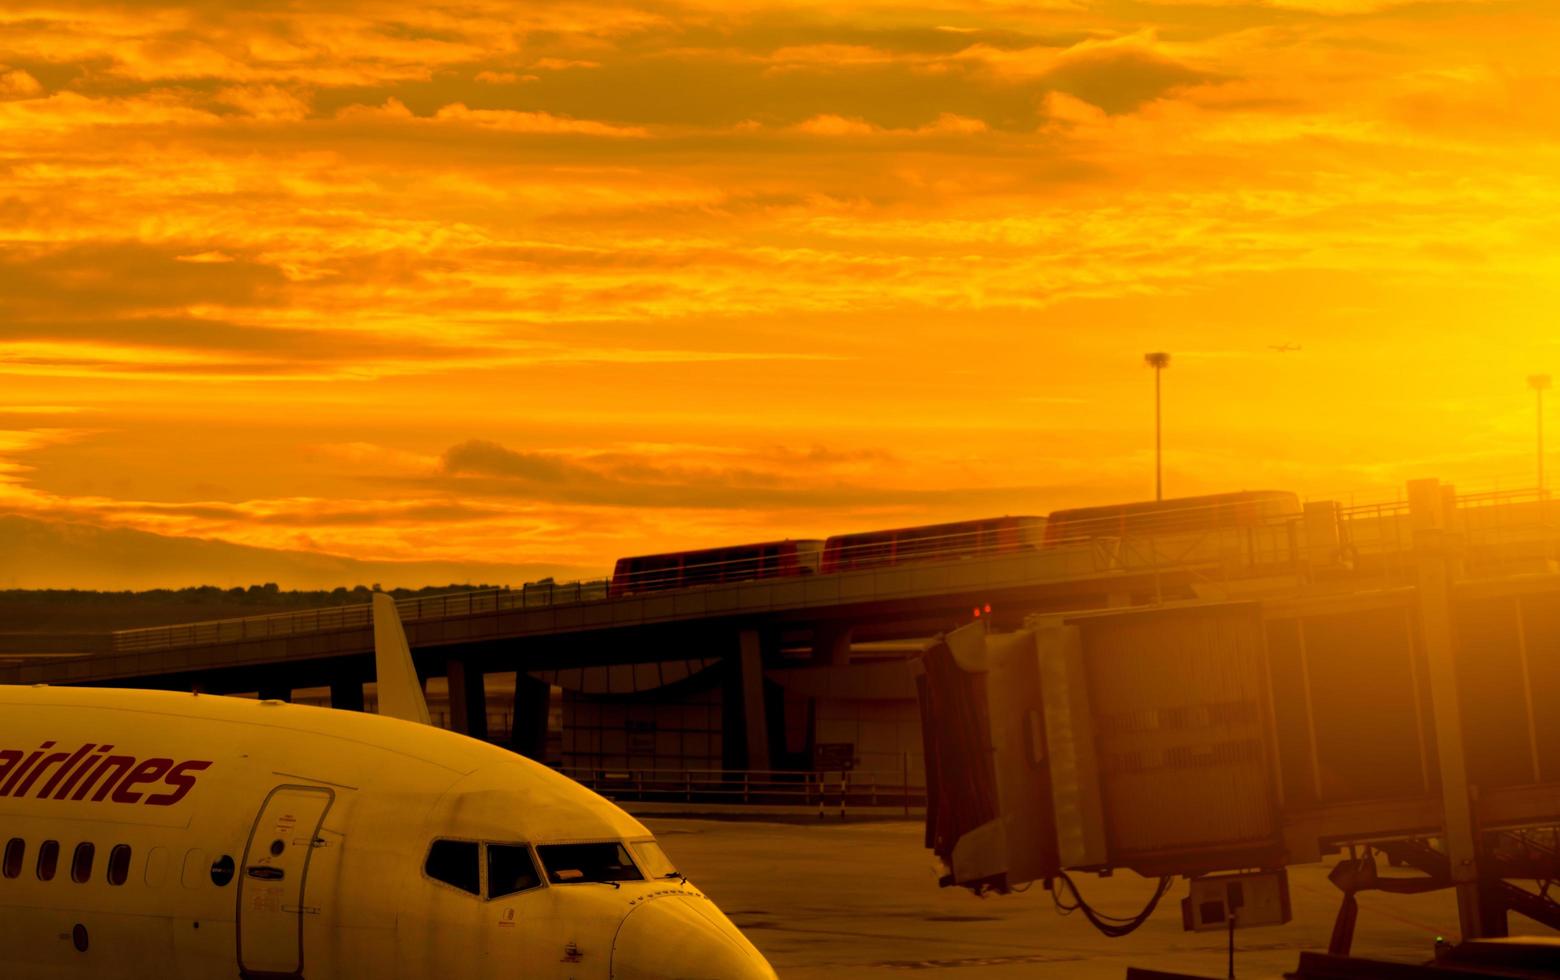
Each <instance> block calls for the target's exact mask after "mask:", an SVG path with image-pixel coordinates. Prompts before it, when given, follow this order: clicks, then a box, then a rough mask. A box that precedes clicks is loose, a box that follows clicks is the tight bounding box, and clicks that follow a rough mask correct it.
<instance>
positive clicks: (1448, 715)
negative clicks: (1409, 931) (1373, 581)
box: [1408, 480, 1499, 941]
mask: <svg viewBox="0 0 1560 980" xmlns="http://www.w3.org/2000/svg"><path fill="white" fill-rule="evenodd" d="M1446 489H1450V488H1446ZM1446 497H1447V494H1445V493H1443V491H1442V487H1441V485H1440V481H1439V480H1410V481H1409V483H1408V500H1409V510H1410V515H1411V519H1412V522H1413V528H1414V556H1415V563H1416V565H1417V584H1418V587H1419V588H1418V593H1419V620H1420V626H1421V631H1422V635H1423V637H1424V644H1425V672H1426V675H1427V677H1428V680H1429V686H1430V707H1431V716H1432V718H1433V719H1434V722H1435V743H1436V754H1437V756H1438V757H1439V758H1438V761H1439V765H1440V771H1441V804H1442V809H1443V811H1444V816H1443V818H1442V824H1443V828H1444V830H1445V834H1446V836H1445V841H1446V856H1447V859H1448V864H1449V866H1450V872H1451V879H1452V883H1453V885H1454V886H1455V887H1456V889H1457V918H1458V922H1459V924H1460V925H1461V928H1462V938H1463V939H1464V941H1466V940H1469V939H1480V938H1483V937H1485V936H1487V935H1489V934H1490V931H1491V930H1492V929H1498V928H1499V925H1498V923H1495V922H1489V923H1486V921H1485V920H1486V918H1487V917H1488V915H1487V913H1488V912H1489V909H1488V904H1489V903H1488V901H1487V900H1485V896H1484V895H1483V894H1482V891H1483V889H1481V887H1480V884H1479V861H1478V850H1477V842H1476V841H1475V840H1474V828H1473V803H1472V800H1471V798H1470V797H1469V793H1468V763H1467V759H1466V757H1465V754H1464V749H1463V728H1462V710H1461V705H1460V703H1459V701H1458V684H1457V649H1456V645H1455V642H1454V639H1453V631H1452V603H1451V591H1452V570H1453V564H1454V559H1455V557H1456V555H1457V552H1458V549H1459V545H1460V543H1461V541H1460V538H1459V537H1458V536H1457V535H1454V534H1452V533H1450V532H1448V531H1447V530H1446V525H1447V523H1448V521H1447V518H1448V516H1449V515H1447V514H1446V512H1445V511H1446Z"/></svg>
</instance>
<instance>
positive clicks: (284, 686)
mask: <svg viewBox="0 0 1560 980" xmlns="http://www.w3.org/2000/svg"><path fill="white" fill-rule="evenodd" d="M258 693H259V695H260V700H262V701H291V700H292V685H291V684H289V683H287V682H286V681H270V682H269V683H265V684H261V685H260V690H259V692H258Z"/></svg>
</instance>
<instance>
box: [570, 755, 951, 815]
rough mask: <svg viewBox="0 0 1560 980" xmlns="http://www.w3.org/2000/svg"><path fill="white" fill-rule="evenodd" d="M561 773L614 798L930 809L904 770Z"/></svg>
mask: <svg viewBox="0 0 1560 980" xmlns="http://www.w3.org/2000/svg"><path fill="white" fill-rule="evenodd" d="M558 771H559V772H561V773H563V774H564V775H565V776H568V777H569V778H570V779H573V780H574V781H575V782H577V783H580V784H581V785H583V786H586V787H588V788H590V789H593V790H595V791H596V792H598V793H600V794H602V795H603V796H606V797H608V798H610V799H613V800H620V801H634V802H641V803H700V804H710V803H713V804H732V805H738V806H742V805H746V806H792V807H816V808H818V810H819V813H820V814H821V813H824V812H835V811H838V812H839V813H840V814H841V815H842V816H843V815H844V813H845V811H846V810H847V809H848V808H850V807H898V808H900V809H901V810H904V811H908V810H909V809H911V808H914V807H924V806H925V805H926V787H925V786H922V785H916V784H915V782H914V781H912V780H911V779H910V774H909V773H907V772H905V771H903V770H899V769H895V770H883V771H877V770H870V769H857V770H849V771H843V772H841V771H834V772H805V771H797V770H763V769H632V768H624V769H611V768H577V767H560V768H559V769H558Z"/></svg>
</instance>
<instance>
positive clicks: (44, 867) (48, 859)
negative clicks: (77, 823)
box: [38, 840, 60, 881]
mask: <svg viewBox="0 0 1560 980" xmlns="http://www.w3.org/2000/svg"><path fill="white" fill-rule="evenodd" d="M59 866H60V842H59V841H57V840H46V841H44V842H43V843H42V844H39V845H38V880H39V881H53V880H54V872H55V869H57V868H58V867H59Z"/></svg>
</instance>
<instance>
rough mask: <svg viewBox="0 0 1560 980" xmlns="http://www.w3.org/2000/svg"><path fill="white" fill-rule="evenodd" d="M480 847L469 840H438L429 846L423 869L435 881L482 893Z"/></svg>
mask: <svg viewBox="0 0 1560 980" xmlns="http://www.w3.org/2000/svg"><path fill="white" fill-rule="evenodd" d="M480 862H481V859H480V857H479V856H478V847H477V845H476V843H475V842H474V841H468V840H436V841H434V842H433V846H432V847H430V848H428V860H427V861H426V862H424V863H423V871H424V872H426V873H427V875H428V877H430V878H432V879H433V880H434V881H442V882H444V883H445V884H446V885H454V886H455V887H456V888H459V889H460V890H461V891H463V892H470V893H471V894H473V895H480V894H482V865H481V863H480Z"/></svg>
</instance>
